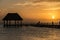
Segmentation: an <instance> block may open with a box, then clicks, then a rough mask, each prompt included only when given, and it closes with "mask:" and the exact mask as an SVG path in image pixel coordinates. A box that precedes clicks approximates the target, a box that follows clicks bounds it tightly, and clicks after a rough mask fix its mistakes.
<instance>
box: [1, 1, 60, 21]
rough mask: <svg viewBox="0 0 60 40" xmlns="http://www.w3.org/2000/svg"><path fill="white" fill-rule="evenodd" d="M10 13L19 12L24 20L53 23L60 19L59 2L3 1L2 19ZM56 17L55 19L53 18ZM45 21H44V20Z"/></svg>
mask: <svg viewBox="0 0 60 40" xmlns="http://www.w3.org/2000/svg"><path fill="white" fill-rule="evenodd" d="M8 12H17V13H19V14H20V15H21V16H22V17H23V18H24V19H26V20H27V19H30V20H36V21H41V20H42V21H46V20H48V21H51V20H57V19H58V20H59V19H60V1H59V0H43V1H42V0H3V1H2V0H1V1H0V19H2V18H3V17H4V16H5V15H6V14H7V13H8ZM53 16H54V19H53V18H52V17H53ZM43 19H44V20H43Z"/></svg>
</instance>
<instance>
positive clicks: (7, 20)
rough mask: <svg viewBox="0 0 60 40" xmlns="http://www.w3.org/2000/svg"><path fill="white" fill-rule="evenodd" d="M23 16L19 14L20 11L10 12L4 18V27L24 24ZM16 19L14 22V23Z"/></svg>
mask: <svg viewBox="0 0 60 40" xmlns="http://www.w3.org/2000/svg"><path fill="white" fill-rule="evenodd" d="M22 20H23V19H22V18H21V17H20V16H19V15H18V13H8V14H7V15H6V16H5V17H4V18H3V21H4V27H5V26H21V25H22ZM12 21H14V24H12Z"/></svg>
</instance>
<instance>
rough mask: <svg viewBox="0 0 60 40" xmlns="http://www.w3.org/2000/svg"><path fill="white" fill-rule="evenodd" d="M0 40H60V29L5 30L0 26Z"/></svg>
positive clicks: (29, 27) (25, 28) (22, 28)
mask: <svg viewBox="0 0 60 40" xmlns="http://www.w3.org/2000/svg"><path fill="white" fill-rule="evenodd" d="M0 40H60V29H56V28H45V27H32V26H22V27H19V28H3V26H2V25H0Z"/></svg>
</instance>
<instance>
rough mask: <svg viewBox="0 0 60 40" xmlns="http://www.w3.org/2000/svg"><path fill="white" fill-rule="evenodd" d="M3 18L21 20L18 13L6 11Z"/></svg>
mask: <svg viewBox="0 0 60 40" xmlns="http://www.w3.org/2000/svg"><path fill="white" fill-rule="evenodd" d="M3 20H23V19H22V18H21V17H20V16H19V15H18V13H8V14H7V15H6V16H5V17H4V18H3Z"/></svg>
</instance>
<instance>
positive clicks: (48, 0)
mask: <svg viewBox="0 0 60 40" xmlns="http://www.w3.org/2000/svg"><path fill="white" fill-rule="evenodd" d="M33 2H34V3H38V2H60V0H34V1H33Z"/></svg>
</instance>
